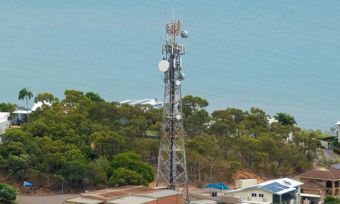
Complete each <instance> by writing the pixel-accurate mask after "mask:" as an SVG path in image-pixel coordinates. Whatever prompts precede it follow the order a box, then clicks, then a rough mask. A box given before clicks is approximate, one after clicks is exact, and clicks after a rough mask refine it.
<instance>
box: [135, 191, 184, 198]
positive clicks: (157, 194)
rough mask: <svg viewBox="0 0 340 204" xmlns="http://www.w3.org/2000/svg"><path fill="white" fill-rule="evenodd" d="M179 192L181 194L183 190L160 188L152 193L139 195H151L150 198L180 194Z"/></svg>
mask: <svg viewBox="0 0 340 204" xmlns="http://www.w3.org/2000/svg"><path fill="white" fill-rule="evenodd" d="M178 194H181V192H177V191H174V190H158V191H154V192H151V193H143V194H139V195H142V196H146V197H150V198H162V197H167V196H172V195H178Z"/></svg>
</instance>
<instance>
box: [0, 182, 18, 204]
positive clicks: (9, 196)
mask: <svg viewBox="0 0 340 204" xmlns="http://www.w3.org/2000/svg"><path fill="white" fill-rule="evenodd" d="M16 193H17V192H16V190H15V188H14V187H13V186H10V185H8V184H4V183H0V203H12V202H14V201H15V199H16V197H17V196H16Z"/></svg>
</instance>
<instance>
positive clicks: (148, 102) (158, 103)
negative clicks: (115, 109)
mask: <svg viewBox="0 0 340 204" xmlns="http://www.w3.org/2000/svg"><path fill="white" fill-rule="evenodd" d="M120 104H129V105H131V106H134V105H150V106H152V107H154V108H161V107H163V102H162V101H158V100H157V99H142V100H125V101H122V102H120Z"/></svg>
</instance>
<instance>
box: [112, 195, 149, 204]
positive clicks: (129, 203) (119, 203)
mask: <svg viewBox="0 0 340 204" xmlns="http://www.w3.org/2000/svg"><path fill="white" fill-rule="evenodd" d="M154 200H156V198H147V197H141V196H128V197H125V198H120V199H115V200H110V201H106V203H110V204H142V203H146V202H150V201H154Z"/></svg>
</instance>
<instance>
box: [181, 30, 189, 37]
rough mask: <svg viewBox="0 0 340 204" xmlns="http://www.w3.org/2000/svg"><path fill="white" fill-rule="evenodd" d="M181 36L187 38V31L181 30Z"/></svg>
mask: <svg viewBox="0 0 340 204" xmlns="http://www.w3.org/2000/svg"><path fill="white" fill-rule="evenodd" d="M181 37H182V38H187V37H188V31H186V30H184V31H182V32H181Z"/></svg>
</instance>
